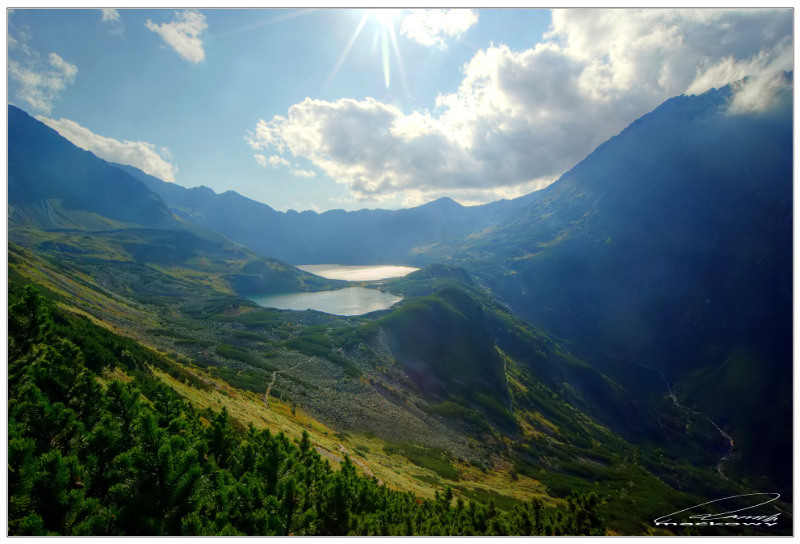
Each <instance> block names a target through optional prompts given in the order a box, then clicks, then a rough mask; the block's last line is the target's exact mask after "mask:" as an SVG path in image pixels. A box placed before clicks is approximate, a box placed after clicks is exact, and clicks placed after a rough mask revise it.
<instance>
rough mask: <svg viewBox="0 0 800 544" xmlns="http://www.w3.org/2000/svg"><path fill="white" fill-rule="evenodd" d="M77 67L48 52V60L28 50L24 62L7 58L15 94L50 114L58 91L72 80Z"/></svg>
mask: <svg viewBox="0 0 800 544" xmlns="http://www.w3.org/2000/svg"><path fill="white" fill-rule="evenodd" d="M77 74H78V68H77V67H76V66H75V65H74V64H70V63H69V62H67V61H65V60H64V59H62V58H61V57H60V56H58V55H57V54H56V53H50V55H48V57H47V61H44V60H42V59H41V58H40V57H39V55H38V54H37V53H35V52H29V53H28V56H27V58H25V59H24V60H23V61H17V60H11V59H9V61H8V75H9V78H10V79H11V80H12V81H14V82H15V83H16V84H17V85H18V89H17V92H16V96H17V97H18V98H19V99H21V100H24V101H25V102H27V103H28V104H30V105H31V106H32V107H33V108H34V109H36V110H39V111H42V112H44V113H50V111H51V110H52V109H53V103H54V101H55V100H56V99H58V97H59V95H60V93H61V91H63V90H64V89H65V88H66V86H67V85H69V84H71V83H73V82H74V81H75V77H76V76H77Z"/></svg>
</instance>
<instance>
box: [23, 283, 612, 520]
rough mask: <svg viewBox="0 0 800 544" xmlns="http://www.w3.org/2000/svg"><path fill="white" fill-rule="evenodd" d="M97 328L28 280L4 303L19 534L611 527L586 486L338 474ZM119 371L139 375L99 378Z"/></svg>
mask: <svg viewBox="0 0 800 544" xmlns="http://www.w3.org/2000/svg"><path fill="white" fill-rule="evenodd" d="M94 329H95V326H94V325H92V324H90V323H88V322H87V321H86V320H84V319H83V318H80V317H74V316H70V315H67V314H64V313H62V312H60V311H58V310H56V309H55V308H54V307H52V306H49V305H48V304H47V302H46V300H45V299H44V298H43V297H42V296H41V295H39V294H38V293H37V292H36V291H35V290H33V289H31V288H28V289H27V290H26V291H25V292H24V294H22V295H21V297H18V298H17V300H16V301H14V302H12V304H11V306H10V308H9V401H8V417H9V442H8V453H9V455H8V493H9V503H8V505H9V508H8V532H9V534H11V535H140V536H142V535H287V534H293V535H347V534H352V535H473V534H474V535H482V534H486V535H503V534H526V535H530V534H603V533H604V532H605V524H604V521H603V519H602V517H601V516H600V514H599V510H598V506H599V500H598V498H597V496H596V495H595V494H591V493H590V494H588V495H576V496H574V497H570V498H569V500H568V502H567V508H565V509H564V508H560V509H556V508H544V507H543V506H542V505H541V503H539V502H530V503H525V504H517V505H515V506H514V507H513V508H511V509H509V510H506V511H504V510H502V509H500V508H498V507H497V505H496V504H495V501H493V500H490V501H489V503H488V504H487V505H483V504H480V503H479V502H476V501H475V500H470V501H469V503H465V502H464V501H463V500H462V499H461V498H457V499H456V498H455V497H454V494H453V492H452V490H451V489H450V488H446V489H445V490H444V491H443V492H442V493H438V492H437V493H436V496H435V498H434V499H433V500H430V499H419V498H417V497H415V496H414V495H412V494H410V493H401V492H397V491H393V490H390V489H388V488H387V487H385V486H382V485H379V484H378V483H377V480H376V479H374V478H365V477H360V476H358V475H357V474H356V470H355V466H354V465H353V463H352V462H351V461H350V459H349V458H347V457H345V459H344V462H343V463H342V467H341V469H340V470H339V471H334V470H332V469H331V468H330V466H329V464H328V462H327V461H325V460H323V459H322V458H321V456H320V455H319V454H318V453H317V452H316V451H315V449H314V448H313V445H312V444H311V442H310V440H309V435H308V433H305V432H304V433H303V435H302V437H301V439H300V440H298V441H297V443H293V442H292V441H290V440H289V439H288V438H287V437H286V436H285V435H284V434H283V433H278V434H272V433H271V432H270V431H269V430H257V429H255V428H254V427H253V426H249V427H248V428H244V427H242V426H241V425H239V424H238V423H237V422H236V421H235V420H233V419H231V417H230V416H229V414H228V413H227V411H225V410H223V411H221V412H212V411H210V410H206V411H203V412H198V411H196V410H195V409H193V408H192V406H191V405H190V404H189V403H187V402H186V401H185V400H183V399H182V398H181V397H179V396H178V395H177V394H176V393H175V392H174V390H172V389H171V388H170V387H168V386H166V385H164V384H163V383H162V382H160V381H158V379H156V378H154V377H153V376H152V375H151V374H150V372H149V371H148V368H149V365H150V364H164V363H163V361H162V363H159V361H160V360H161V358H160V356H158V355H156V354H153V353H152V352H149V350H147V349H145V348H142V347H137V346H136V345H135V342H134V343H132V344H128V341H126V340H125V339H123V338H121V337H118V336H116V335H111V334H106V333H97V331H96V330H94ZM98 338H102V339H103V341H104V343H99V342H97V339H98ZM80 346H83V348H82V347H80ZM98 346H99V347H98ZM127 347H131V348H133V349H132V351H131V350H128V349H126V348H127ZM84 348H86V351H84ZM112 369H121V370H122V371H124V373H126V374H128V375H129V376H131V377H132V379H131V380H130V381H128V380H125V381H120V380H117V379H111V380H110V381H109V380H107V379H101V376H104V375H107V373H108V372H109V371H111V370H112ZM407 450H411V451H414V450H416V448H414V447H410V448H409V447H407V446H403V451H404V452H406V453H408V454H410V455H418V454H417V453H416V452H414V453H410V452H409V451H407ZM419 455H422V457H421V458H425V457H429V456H431V455H430V454H429V453H426V454H419ZM435 455H439V456H441V455H442V454H441V453H440V452H439V453H436V454H435ZM435 455H434V456H435ZM454 499H455V500H454ZM454 502H455V504H454Z"/></svg>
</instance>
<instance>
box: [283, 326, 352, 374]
mask: <svg viewBox="0 0 800 544" xmlns="http://www.w3.org/2000/svg"><path fill="white" fill-rule="evenodd" d="M286 347H288V348H290V349H293V350H295V351H299V352H300V353H302V354H304V355H311V356H314V357H324V358H325V359H327V360H329V361H330V362H332V363H334V364H337V365H339V366H341V367H342V370H344V372H345V374H347V375H348V376H350V377H352V378H357V377H358V376H360V375H361V371H359V370H358V368H357V367H356V366H355V364H353V363H352V362H351V361H350V360H349V359H347V358H346V357H344V356H343V355H340V354H339V353H337V352H336V351H334V349H335V348H334V345H333V342H332V341H331V339H330V337H329V336H328V334H327V330H326V328H325V327H322V326H315V327H307V328H306V329H304V330H303V331H302V332H301V333H300V334H299V335H298V336H296V337H295V338H292V339H291V340H289V341H288V342H286Z"/></svg>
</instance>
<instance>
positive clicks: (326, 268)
mask: <svg viewBox="0 0 800 544" xmlns="http://www.w3.org/2000/svg"><path fill="white" fill-rule="evenodd" d="M296 268H299V269H300V270H302V271H304V272H309V273H310V274H316V275H317V276H322V277H323V278H328V279H329V280H345V281H377V280H388V279H390V278H399V277H402V276H405V275H406V274H410V273H411V272H415V271H417V270H419V268H411V267H410V266H394V265H388V264H386V265H385V264H379V265H368V266H359V265H342V264H300V265H297V266H296Z"/></svg>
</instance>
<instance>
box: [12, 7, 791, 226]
mask: <svg viewBox="0 0 800 544" xmlns="http://www.w3.org/2000/svg"><path fill="white" fill-rule="evenodd" d="M792 18H793V14H792V12H791V10H788V9H777V10H764V11H761V10H728V11H723V10H708V9H707V10H664V9H659V10H653V9H650V10H627V9H616V10H604V11H600V10H578V9H566V10H557V11H551V10H536V9H524V10H517V9H496V10H493V9H489V10H485V9H480V10H477V9H476V10H472V9H456V10H400V9H396V10H372V11H370V10H363V9H352V10H344V9H321V10H302V9H290V10H224V9H169V10H146V9H126V10H123V9H120V10H105V11H102V10H99V9H80V10H48V9H35V10H30V9H17V10H13V11H10V12H9V13H8V14H7V19H8V25H7V26H8V34H7V41H8V59H7V77H8V99H9V102H10V103H12V104H14V105H17V106H19V107H21V108H22V109H24V110H26V111H27V112H29V113H30V114H32V115H35V116H37V118H39V119H40V120H42V121H44V122H46V123H47V124H49V125H50V126H52V127H53V128H55V129H56V130H58V131H59V132H60V133H61V134H62V135H64V136H65V137H68V138H69V139H70V140H72V141H73V142H74V143H76V145H80V146H81V147H84V148H86V149H90V150H91V151H93V152H94V153H95V154H97V155H98V156H101V157H102V158H105V159H107V160H112V161H116V162H122V163H126V164H132V165H134V166H137V167H139V168H142V169H143V170H145V171H147V172H148V173H150V174H153V175H156V176H158V177H160V178H162V179H166V180H167V181H173V182H175V183H178V184H180V185H183V186H186V187H194V186H198V185H205V186H208V187H211V188H212V189H214V190H215V191H217V192H224V191H227V190H234V191H237V192H239V193H241V194H243V195H245V196H248V197H250V198H253V199H256V200H259V201H261V202H264V203H267V204H269V205H270V206H272V207H274V208H276V209H280V210H286V209H289V208H293V209H297V210H305V209H314V210H317V211H322V210H328V209H334V208H344V209H348V210H352V209H360V208H376V207H381V208H397V207H405V206H413V205H418V204H422V203H424V202H427V201H430V200H433V199H435V198H438V197H441V196H450V197H452V198H455V199H456V200H458V201H459V202H462V203H464V204H476V203H482V202H490V201H493V200H497V199H499V198H510V197H515V196H519V195H522V194H526V193H528V192H530V191H532V190H535V189H537V188H540V187H544V186H546V185H547V184H549V183H551V182H552V181H553V180H554V179H556V178H557V177H558V176H559V175H560V174H562V173H563V172H564V171H566V170H568V169H569V168H570V167H572V166H574V164H576V163H577V162H579V161H580V160H581V159H582V158H583V157H585V156H586V155H587V154H588V153H589V152H591V151H592V150H593V149H594V148H595V147H596V146H597V145H599V144H600V143H602V142H603V141H605V140H606V139H608V138H609V137H610V136H613V135H614V134H616V133H618V132H619V131H620V130H622V129H623V128H624V127H625V126H627V124H629V123H630V122H631V121H633V120H634V119H636V118H637V117H639V116H641V115H643V114H645V113H647V112H648V111H650V110H652V109H653V108H655V107H656V106H658V104H660V103H661V102H663V101H664V100H666V99H667V98H670V97H671V96H675V95H678V94H682V93H699V92H703V91H705V90H707V89H709V88H711V87H719V86H722V85H725V84H727V83H730V82H734V81H739V80H742V79H743V78H744V77H745V76H752V77H751V78H750V79H749V80H748V82H747V83H746V84H744V85H741V88H738V87H737V91H739V92H737V95H736V96H737V98H736V100H737V102H736V108H737V109H738V110H739V111H743V112H746V111H752V110H753V109H758V108H763V107H766V106H767V105H768V104H769V98H770V90H774V89H775V87H776V86H777V85H781V84H782V83H781V81H783V80H782V79H781V78H780V74H781V72H782V71H784V70H791V69H792V65H793V59H794V57H793V51H794V42H793V34H792V25H793V19H792Z"/></svg>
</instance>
